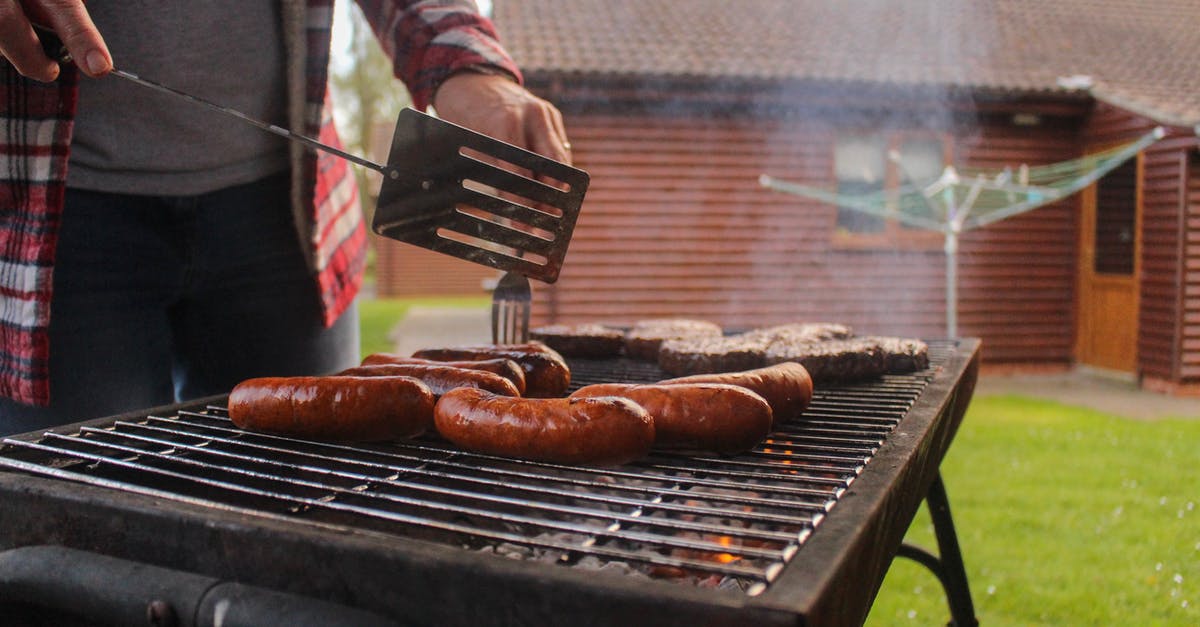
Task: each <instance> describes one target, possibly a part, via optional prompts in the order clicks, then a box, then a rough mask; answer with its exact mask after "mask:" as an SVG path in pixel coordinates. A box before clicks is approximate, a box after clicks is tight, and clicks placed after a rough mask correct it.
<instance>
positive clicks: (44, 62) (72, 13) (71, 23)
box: [0, 0, 113, 82]
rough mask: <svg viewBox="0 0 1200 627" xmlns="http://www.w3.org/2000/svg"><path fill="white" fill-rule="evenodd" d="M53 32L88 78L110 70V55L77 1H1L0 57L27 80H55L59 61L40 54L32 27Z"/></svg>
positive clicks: (89, 18) (39, 45) (81, 3)
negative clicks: (6, 60)
mask: <svg viewBox="0 0 1200 627" xmlns="http://www.w3.org/2000/svg"><path fill="white" fill-rule="evenodd" d="M34 24H37V25H39V26H43V27H46V28H49V29H50V30H53V31H54V32H55V34H57V35H58V36H59V38H61V39H62V41H63V44H64V45H65V46H66V47H67V50H68V51H70V53H71V58H72V59H74V60H75V63H76V64H77V65H78V66H79V67H80V69H82V70H83V71H84V73H85V74H87V75H89V76H93V77H96V76H103V75H104V74H107V73H108V72H109V71H110V70H112V66H113V64H112V55H110V54H109V52H108V46H107V45H105V43H104V38H103V37H101V36H100V31H98V30H96V25H95V24H93V23H92V18H91V16H89V15H88V12H87V9H85V8H84V6H83V2H81V1H80V0H24V1H22V2H18V1H17V0H0V55H3V56H4V57H5V58H6V59H8V60H9V61H10V62H12V64H13V66H14V67H16V68H17V71H18V72H20V73H21V74H22V75H24V76H28V77H29V78H32V79H35V80H39V81H45V82H49V81H52V80H54V79H56V78H58V72H59V67H58V61H56V60H54V59H50V58H49V57H47V56H46V54H45V52H43V51H42V46H41V42H40V41H39V40H38V36H37V33H36V32H35V31H34V30H33V25H34Z"/></svg>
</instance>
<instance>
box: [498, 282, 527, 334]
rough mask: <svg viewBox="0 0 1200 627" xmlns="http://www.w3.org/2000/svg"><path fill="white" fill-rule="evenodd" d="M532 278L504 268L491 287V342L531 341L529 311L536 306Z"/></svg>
mask: <svg viewBox="0 0 1200 627" xmlns="http://www.w3.org/2000/svg"><path fill="white" fill-rule="evenodd" d="M531 301H532V295H531V294H530V291H529V279H527V278H525V276H524V275H522V274H517V273H515V272H505V273H504V276H502V277H500V281H499V282H498V283H496V288H495V289H494V290H492V343H493V344H523V343H525V342H528V341H529V314H530V310H532V309H533V305H532V302H531Z"/></svg>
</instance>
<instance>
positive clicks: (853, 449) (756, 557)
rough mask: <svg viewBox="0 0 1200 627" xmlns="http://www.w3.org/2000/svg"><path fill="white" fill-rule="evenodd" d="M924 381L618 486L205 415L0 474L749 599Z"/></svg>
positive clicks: (613, 472) (37, 445)
mask: <svg viewBox="0 0 1200 627" xmlns="http://www.w3.org/2000/svg"><path fill="white" fill-rule="evenodd" d="M952 350H953V344H951V343H934V344H931V346H930V358H931V363H932V365H931V367H930V369H928V370H926V371H922V372H918V373H914V374H911V375H903V376H887V377H885V378H883V379H881V380H877V381H872V382H870V383H864V384H859V385H850V386H844V387H838V388H828V389H824V390H819V391H818V392H817V393H816V394H815V395H814V399H813V402H812V404H811V406H810V408H809V409H808V410H807V411H806V412H805V415H804V416H803V417H801V418H799V419H796V420H792V421H789V422H787V423H785V424H783V425H781V426H779V428H778V429H777V430H776V431H775V432H773V433H772V434H771V435H770V436H769V437H768V438H767V439H766V440H765V441H764V442H763V443H761V444H760V445H759V446H758V447H756V448H755V449H754V450H753V451H750V452H748V453H745V454H742V455H738V456H732V457H724V456H716V455H713V456H695V455H683V454H673V453H666V452H656V453H655V454H653V455H652V456H650V457H648V458H646V459H645V460H642V461H640V462H637V463H634V464H630V465H626V466H622V467H619V468H605V469H595V468H580V467H572V466H562V465H554V464H544V463H534V462H523V461H518V460H512V459H507V458H502V457H495V456H487V455H477V454H471V453H466V452H463V451H461V450H458V449H457V448H455V447H453V446H452V445H449V444H448V443H446V442H444V441H443V440H440V439H439V438H437V437H436V436H431V437H426V438H422V439H418V440H414V441H410V442H399V443H394V444H387V445H344V444H330V443H318V442H310V441H304V440H297V439H290V438H285V437H279V436H271V435H265V434H256V433H248V432H245V431H241V430H239V429H237V428H235V427H234V426H233V425H232V424H231V423H230V422H229V419H228V417H227V416H226V413H225V411H224V409H223V408H222V407H219V406H212V405H201V406H193V407H186V408H184V409H179V410H178V411H175V412H174V413H172V414H170V415H162V416H160V415H147V416H143V417H141V418H139V419H119V420H115V421H111V422H105V423H102V424H101V425H100V426H82V427H79V428H78V430H76V431H72V432H68V433H57V432H50V433H45V434H42V435H41V436H40V437H37V438H19V439H18V438H9V439H6V440H5V441H4V443H5V446H4V447H3V448H2V449H0V467H7V468H11V469H17V470H21V471H25V472H30V473H34V474H38V475H44V476H51V477H56V478H61V479H67V480H71V481H78V482H83V483H87V484H92V485H98V486H104V487H111V488H116V489H120V490H126V491H132V492H137V493H142V494H148V495H152V496H156V497H161V498H167V499H174V500H179V501H186V502H192V503H199V504H203V505H206V506H215V507H221V508H225V509H235V510H238V511H245V512H250V513H262V514H273V515H280V516H285V517H288V518H291V519H294V520H300V521H311V522H313V523H321V524H335V525H346V526H352V527H355V528H360V529H369V530H372V531H376V532H382V533H387V534H395V535H401V536H406V537H415V538H419V539H422V540H426V541H429V542H433V543H437V544H441V545H449V546H453V547H459V548H462V549H464V550H474V551H483V552H492V553H497V554H500V555H504V556H506V557H510V558H519V559H527V560H538V561H543V562H547V563H554V564H561V565H567V566H576V567H582V568H596V569H600V570H616V571H618V572H621V573H624V574H632V575H636V576H645V577H653V578H656V579H661V580H666V581H677V582H681V583H688V584H691V585H703V586H719V587H722V588H730V589H736V590H741V591H743V592H744V593H746V594H748V595H751V596H754V595H758V594H761V593H762V592H763V591H765V590H766V589H767V587H768V586H769V584H770V583H771V582H772V581H773V580H775V578H776V577H777V576H778V574H779V573H780V572H781V570H782V569H783V566H784V565H785V564H786V563H787V562H788V560H789V559H791V557H792V556H793V555H794V554H795V553H796V552H797V550H798V549H799V547H800V545H801V544H803V543H804V542H805V540H806V539H807V538H808V537H809V535H810V534H811V533H812V532H813V530H814V529H816V528H817V527H818V526H819V525H820V524H821V522H822V520H823V519H824V518H825V516H826V514H828V512H829V511H830V510H831V509H832V508H833V507H834V506H835V505H836V503H837V501H838V499H839V498H840V497H841V495H842V494H843V493H844V491H845V490H846V489H847V487H849V486H850V484H851V483H852V482H853V481H854V480H855V478H856V477H857V476H858V475H859V474H860V473H861V472H862V470H863V468H864V467H865V465H866V464H867V463H868V462H869V461H870V459H871V458H872V457H873V456H874V455H875V453H876V451H877V450H878V448H879V447H880V445H881V444H882V443H883V442H884V440H885V439H886V438H887V436H888V434H889V433H890V432H891V431H892V429H893V428H894V427H895V426H896V424H897V423H899V421H900V420H901V419H902V418H903V417H904V416H905V414H906V413H907V412H908V410H909V408H910V407H911V406H912V404H913V402H914V401H915V400H916V399H917V397H918V396H919V395H920V394H921V392H922V390H923V389H924V388H925V386H926V384H927V383H928V382H929V381H930V380H931V378H932V377H933V376H934V374H935V372H936V370H937V368H938V367H939V364H940V363H942V362H943V361H944V359H945V358H946V356H947V354H948V353H949V352H950V351H952ZM571 366H572V378H573V388H577V387H580V386H583V385H587V384H590V383H599V382H608V381H623V382H642V381H656V380H659V379H661V378H664V375H663V373H662V372H661V371H659V370H658V369H657V367H655V366H653V365H652V364H646V363H641V362H635V361H630V360H624V359H620V360H597V361H590V360H589V361H584V360H580V361H575V362H572V364H571Z"/></svg>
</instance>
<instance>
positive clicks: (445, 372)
mask: <svg viewBox="0 0 1200 627" xmlns="http://www.w3.org/2000/svg"><path fill="white" fill-rule="evenodd" d="M338 374H340V375H346V376H353V377H413V378H415V379H420V380H421V382H423V383H424V384H425V385H428V386H429V389H430V390H432V391H433V395H434V396H441V395H443V394H445V393H446V392H449V391H450V390H453V389H455V388H479V389H481V390H487V391H489V392H494V393H496V394H500V395H502V396H520V395H521V392H520V391H518V390H517V386H515V385H513V382H512V381H509V380H508V379H505V378H504V377H502V376H500V375H498V374H496V373H494V372H485V371H483V370H470V369H468V368H458V367H455V366H446V365H442V364H377V365H373V366H359V367H357V368H348V369H346V370H343V371H341V372H339V373H338Z"/></svg>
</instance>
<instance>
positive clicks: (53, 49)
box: [33, 24, 400, 179]
mask: <svg viewBox="0 0 1200 627" xmlns="http://www.w3.org/2000/svg"><path fill="white" fill-rule="evenodd" d="M33 28H34V30H35V31H36V32H37V35H38V39H40V40H41V43H42V50H44V51H45V52H46V56H48V57H50V58H51V59H54V60H55V61H58V62H59V63H70V62H71V53H70V52H69V51H68V50H67V47H66V46H65V45H63V43H62V40H61V39H60V38H59V37H58V35H57V34H55V32H54V31H53V30H51V29H49V28H46V27H45V26H42V25H40V24H34V25H33ZM112 74H113V76H118V77H120V78H123V79H125V80H128V81H133V82H134V83H137V84H138V85H141V86H143V87H149V88H150V89H153V90H155V91H158V92H161V93H165V94H168V95H171V96H174V97H176V98H183V99H184V100H187V101H188V102H192V103H195V104H198V105H201V106H204V107H207V108H209V109H211V110H213V111H216V112H218V113H224V114H225V115H229V116H233V117H235V118H237V119H239V120H241V121H243V122H246V123H247V124H251V125H253V126H257V127H258V128H260V129H262V130H264V131H267V132H268V133H274V134H276V135H279V136H280V137H285V138H287V139H290V140H292V141H295V142H300V143H301V144H304V145H306V146H309V147H311V148H316V149H317V150H323V151H325V152H327V153H329V154H331V155H334V156H337V157H341V158H342V159H345V160H346V161H349V162H351V163H357V164H358V165H361V166H363V167H366V168H371V169H372V170H375V171H376V172H379V173H380V174H383V175H384V176H387V177H390V178H393V179H394V178H397V177H399V176H400V172H399V171H398V170H396V169H395V168H388V167H386V166H383V165H380V164H378V163H375V162H374V161H368V160H367V159H363V158H362V157H359V156H357V155H352V154H350V153H348V152H346V151H344V150H339V149H337V148H334V147H333V146H330V145H328V144H323V143H321V142H319V141H317V140H315V139H313V138H311V137H308V136H307V135H301V134H300V133H294V132H292V131H289V130H288V129H286V128H283V127H281V126H276V125H274V124H268V123H267V122H263V121H262V120H257V119H254V118H252V117H250V116H248V115H246V114H245V113H242V112H241V111H238V110H237V109H231V108H229V107H225V106H221V105H219V104H217V103H215V102H210V101H208V100H205V99H203V98H199V97H197V96H193V95H191V94H189V93H186V92H182V91H179V90H178V89H175V88H173V87H167V86H166V85H163V84H161V83H156V82H154V81H152V80H147V79H145V78H142V77H140V76H138V75H137V74H134V73H133V72H126V71H125V70H118V69H116V68H113V70H112Z"/></svg>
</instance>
